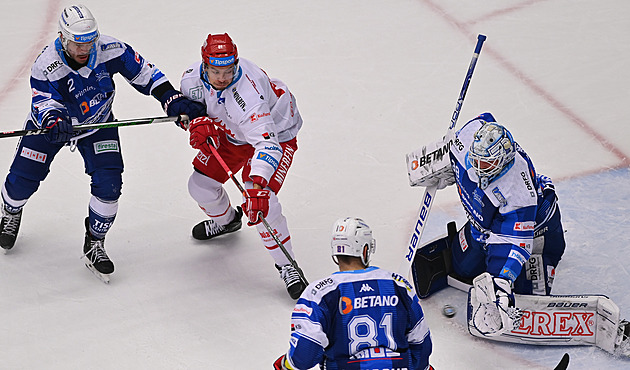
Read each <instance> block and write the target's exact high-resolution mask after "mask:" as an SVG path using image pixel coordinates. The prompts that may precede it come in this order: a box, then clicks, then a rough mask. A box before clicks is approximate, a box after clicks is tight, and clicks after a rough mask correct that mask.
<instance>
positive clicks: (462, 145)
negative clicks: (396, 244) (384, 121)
mask: <svg viewBox="0 0 630 370" xmlns="http://www.w3.org/2000/svg"><path fill="white" fill-rule="evenodd" d="M441 154H444V155H441ZM407 164H408V172H409V180H410V183H411V185H412V186H427V187H428V186H437V188H438V189H442V188H444V187H446V186H449V185H452V184H454V183H455V184H456V185H457V190H458V193H459V196H460V200H461V203H462V205H463V206H464V210H465V212H466V215H467V218H468V222H466V223H465V225H464V226H463V227H461V229H460V230H459V231H458V232H455V231H453V232H451V235H450V236H449V237H447V238H444V239H441V240H437V241H435V242H434V243H432V244H431V245H428V246H424V247H422V248H420V249H419V250H418V252H417V254H416V258H415V260H414V263H413V266H412V272H413V274H414V281H415V284H416V286H417V288H418V289H417V292H418V294H419V295H420V296H421V297H423V296H428V295H429V294H431V293H433V292H434V291H436V290H438V289H440V288H442V287H444V286H446V282H445V281H446V280H445V279H444V280H443V281H441V283H440V282H436V281H435V280H433V281H429V278H428V276H429V275H431V274H434V273H435V272H436V271H438V270H440V269H446V270H448V271H445V272H446V273H448V274H450V275H451V276H452V277H455V278H457V279H458V280H460V281H462V282H465V283H468V284H471V283H472V285H473V286H474V288H475V289H473V290H472V291H471V293H470V294H471V297H470V303H471V305H472V317H471V318H469V321H470V322H469V324H472V326H473V327H474V329H476V330H477V331H479V333H481V334H482V335H484V336H497V335H500V334H502V333H504V332H506V331H510V330H512V329H514V328H516V327H518V325H519V323H520V318H521V314H522V313H521V312H520V311H519V310H518V309H517V308H515V307H514V293H518V294H524V295H533V294H536V295H549V294H551V287H552V283H553V279H554V275H555V268H556V267H557V266H558V263H559V262H560V259H561V257H562V254H563V253H564V249H565V240H564V234H563V229H562V224H561V222H560V209H559V207H558V205H557V196H556V192H555V188H554V185H553V184H552V182H551V179H550V178H548V177H546V176H543V175H541V174H538V173H536V170H535V169H534V165H533V163H532V161H531V160H530V158H529V157H528V155H527V154H526V153H525V151H524V150H523V149H522V148H521V147H520V146H519V145H518V144H517V143H516V142H515V141H514V139H513V138H512V135H511V133H510V132H509V131H508V130H507V129H506V128H505V127H504V126H502V125H500V124H498V123H497V122H496V121H495V119H494V117H493V116H492V114H490V113H484V114H482V115H480V116H478V117H477V118H475V119H473V120H471V121H469V122H468V123H466V124H465V125H464V126H463V127H462V128H461V129H460V130H459V131H457V133H456V134H455V135H454V136H453V137H445V138H444V139H443V140H440V141H438V142H435V143H432V144H429V145H427V146H425V147H422V148H420V149H419V150H416V151H414V152H412V153H410V154H408V155H407ZM439 255H442V256H445V257H443V258H436V257H437V256H439ZM445 260H446V261H447V263H445V262H444V261H445ZM436 261H438V263H437V265H436ZM445 266H447V267H445ZM451 266H452V267H451Z"/></svg>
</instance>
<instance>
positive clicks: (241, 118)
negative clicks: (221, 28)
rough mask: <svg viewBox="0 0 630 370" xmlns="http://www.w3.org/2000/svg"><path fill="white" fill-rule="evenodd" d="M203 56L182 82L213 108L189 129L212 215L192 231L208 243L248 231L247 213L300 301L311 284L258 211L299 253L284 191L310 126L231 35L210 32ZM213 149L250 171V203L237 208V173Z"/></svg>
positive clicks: (197, 180)
mask: <svg viewBox="0 0 630 370" xmlns="http://www.w3.org/2000/svg"><path fill="white" fill-rule="evenodd" d="M201 58H202V60H201V61H199V62H196V63H194V64H193V65H192V66H190V67H189V69H188V70H186V72H185V73H184V75H183V77H182V80H181V90H182V93H183V94H184V95H185V96H186V97H188V98H190V99H192V100H194V101H197V102H200V103H202V104H204V105H205V109H206V117H200V118H197V119H195V120H192V122H191V123H190V127H189V131H190V145H191V146H192V147H193V148H195V149H199V152H198V154H197V156H196V157H195V159H194V160H193V167H194V171H193V173H192V175H191V176H190V179H189V181H188V190H189V193H190V195H191V196H192V198H193V199H194V200H195V201H197V203H198V205H199V207H200V208H201V209H202V210H203V211H204V212H205V214H206V215H207V216H208V220H205V221H202V222H201V223H199V224H198V225H196V226H195V227H194V228H193V230H192V236H193V237H194V238H195V239H199V240H206V239H211V238H215V237H217V236H220V235H223V234H227V233H231V232H235V231H237V230H239V229H240V228H241V217H242V216H243V211H245V213H246V215H247V219H248V225H249V226H255V227H256V229H257V230H258V233H259V234H260V238H261V239H262V243H263V245H264V246H265V248H267V250H268V251H269V253H270V254H271V257H272V258H273V260H274V261H275V265H276V268H277V269H278V271H279V272H280V277H281V278H282V279H283V280H284V283H285V285H286V289H287V291H288V293H289V295H290V296H291V297H292V298H293V299H297V298H298V297H299V296H300V294H301V293H302V291H303V290H304V288H305V287H306V285H305V284H304V283H303V282H302V280H301V279H300V274H299V272H298V270H297V269H296V268H294V267H293V265H292V264H290V263H289V260H288V258H287V257H286V255H285V254H284V252H283V251H282V250H281V248H279V246H278V244H277V242H276V241H275V240H274V238H273V236H272V235H271V234H270V233H269V232H268V230H267V228H266V227H265V225H264V224H263V223H262V222H261V221H262V220H261V219H260V218H259V216H258V215H259V212H260V213H262V215H263V217H264V218H265V220H266V221H267V222H268V224H269V226H270V227H271V229H272V230H274V232H275V234H276V237H277V238H278V240H280V241H281V242H282V244H283V245H284V247H285V249H286V251H287V253H288V254H289V255H290V256H291V258H294V254H293V248H292V243H291V235H290V233H289V228H288V225H287V220H286V218H285V217H284V215H283V214H282V207H281V205H280V202H279V201H278V197H277V194H278V192H279V191H280V189H281V187H282V184H283V183H284V181H285V179H286V176H287V174H288V171H289V168H290V167H291V164H292V161H293V155H294V154H295V152H296V150H297V148H298V146H297V134H298V131H299V130H300V127H302V118H301V116H300V113H299V111H298V108H297V104H296V101H295V97H294V96H293V94H291V92H290V91H289V89H288V87H287V86H286V85H285V84H284V83H283V82H282V81H280V80H278V79H275V78H270V77H269V76H267V74H266V73H265V72H264V71H263V70H262V69H260V68H259V67H258V66H256V65H255V64H254V63H252V62H250V61H249V60H246V59H243V58H240V57H239V55H238V50H237V48H236V44H234V42H233V41H232V39H231V38H230V36H229V35H228V34H227V33H226V34H215V35H213V34H210V35H208V37H207V39H206V41H205V42H204V44H203V46H202V47H201ZM210 146H213V147H215V148H216V150H217V151H218V154H219V156H220V157H221V159H222V160H223V161H224V162H225V164H226V165H227V166H228V167H229V168H230V170H231V172H232V173H237V172H238V171H239V170H242V174H241V175H242V180H243V182H244V184H245V188H246V192H247V197H246V199H245V203H243V207H242V208H241V207H240V206H236V207H234V206H232V204H231V201H230V198H229V197H228V194H227V193H226V191H225V190H224V188H223V184H224V183H225V182H226V181H227V180H228V179H229V176H228V174H227V173H226V170H225V169H224V168H223V167H222V166H221V164H220V163H219V161H218V160H217V159H216V158H215V156H214V155H213V154H212V151H211V148H210ZM297 268H298V269H299V267H297Z"/></svg>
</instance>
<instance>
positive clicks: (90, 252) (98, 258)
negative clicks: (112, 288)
mask: <svg viewBox="0 0 630 370" xmlns="http://www.w3.org/2000/svg"><path fill="white" fill-rule="evenodd" d="M82 258H83V259H84V260H85V267H87V268H88V269H89V270H90V271H92V273H94V275H96V277H97V278H99V279H101V280H102V281H103V282H104V283H109V274H111V273H112V272H114V263H113V262H112V261H111V260H110V259H109V256H107V253H106V252H105V239H96V238H94V236H93V235H92V233H90V228H89V220H88V219H87V218H86V219H85V242H84V243H83V256H82Z"/></svg>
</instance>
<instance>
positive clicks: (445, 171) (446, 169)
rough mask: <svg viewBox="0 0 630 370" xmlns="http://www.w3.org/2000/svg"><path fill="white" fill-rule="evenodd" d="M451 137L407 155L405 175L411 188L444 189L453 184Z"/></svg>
mask: <svg viewBox="0 0 630 370" xmlns="http://www.w3.org/2000/svg"><path fill="white" fill-rule="evenodd" d="M451 143H452V135H451V136H449V137H444V138H443V139H442V140H439V141H436V142H433V143H431V144H428V145H425V146H423V147H422V148H420V149H417V150H415V151H413V152H411V153H409V154H407V173H408V174H409V185H411V186H424V187H430V186H437V188H438V189H444V188H445V187H447V186H450V185H453V184H454V183H455V174H454V173H453V169H452V168H451V161H450V156H449V151H450V147H451Z"/></svg>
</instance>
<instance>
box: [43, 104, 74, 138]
mask: <svg viewBox="0 0 630 370" xmlns="http://www.w3.org/2000/svg"><path fill="white" fill-rule="evenodd" d="M42 128H47V129H49V130H50V131H48V133H47V134H46V139H47V140H48V141H50V142H51V143H57V144H61V143H66V142H68V141H70V139H72V135H73V134H74V132H73V131H72V123H70V119H69V117H62V114H61V112H58V111H51V112H50V113H48V114H47V115H46V116H45V117H44V119H43V121H42Z"/></svg>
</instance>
